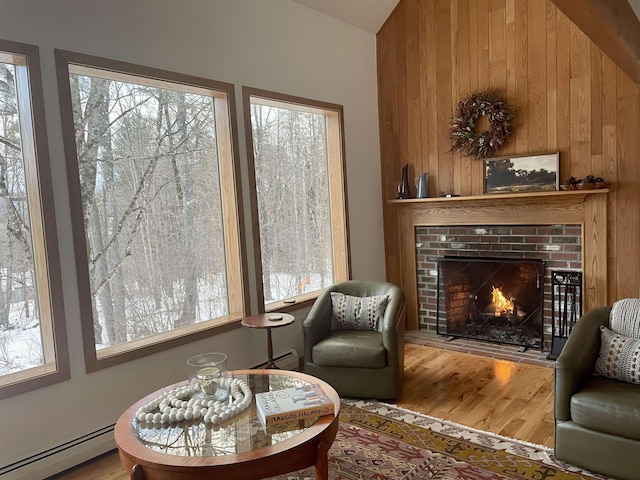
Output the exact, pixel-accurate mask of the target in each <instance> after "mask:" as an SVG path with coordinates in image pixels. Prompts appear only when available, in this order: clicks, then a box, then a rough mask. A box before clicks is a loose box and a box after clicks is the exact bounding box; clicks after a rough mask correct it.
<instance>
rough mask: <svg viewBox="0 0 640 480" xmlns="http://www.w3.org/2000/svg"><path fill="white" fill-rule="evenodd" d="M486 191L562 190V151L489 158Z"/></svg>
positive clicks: (485, 179) (486, 169) (486, 164)
mask: <svg viewBox="0 0 640 480" xmlns="http://www.w3.org/2000/svg"><path fill="white" fill-rule="evenodd" d="M484 162H485V168H484V194H485V195H491V194H496V193H526V192H543V191H557V190H559V169H560V152H555V153H545V154H538V155H521V156H510V157H497V158H487V159H485V160H484Z"/></svg>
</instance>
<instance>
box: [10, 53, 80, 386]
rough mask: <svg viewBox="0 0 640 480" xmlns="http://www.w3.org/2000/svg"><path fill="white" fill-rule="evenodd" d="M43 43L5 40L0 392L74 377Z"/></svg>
mask: <svg viewBox="0 0 640 480" xmlns="http://www.w3.org/2000/svg"><path fill="white" fill-rule="evenodd" d="M61 284H62V282H61V280H60V265H59V258H58V248H57V241H56V224H55V213H54V210H53V194H52V187H51V172H50V166H49V157H48V150H47V132H46V129H45V122H44V106H43V97H42V81H41V78H40V66H39V56H38V49H37V47H34V46H30V45H25V44H19V43H15V42H9V41H3V40H0V398H4V397H7V396H10V395H15V394H17V393H22V392H25V391H28V390H32V389H34V388H38V387H41V386H44V385H48V384H51V383H54V382H57V381H61V380H64V379H68V378H69V363H68V356H67V340H66V332H65V328H64V312H63V308H62V307H63V305H62V292H61V288H60V286H61Z"/></svg>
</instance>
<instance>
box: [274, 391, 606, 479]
mask: <svg viewBox="0 0 640 480" xmlns="http://www.w3.org/2000/svg"><path fill="white" fill-rule="evenodd" d="M314 475H315V472H314V469H313V468H309V469H305V470H301V471H299V472H294V473H289V474H286V475H280V476H277V477H273V479H274V480H275V479H277V480H312V479H313V478H314ZM603 478H605V477H602V476H599V475H596V474H593V473H589V472H585V471H582V470H580V469H578V468H575V467H571V466H569V465H567V464H565V463H563V462H560V461H559V460H556V459H555V458H554V457H553V452H552V450H551V449H549V448H546V447H543V446H541V445H534V444H530V443H525V442H520V441H518V440H514V439H510V438H506V437H500V436H497V435H493V434H490V433H487V432H482V431H479V430H474V429H471V428H468V427H464V426H462V425H458V424H454V423H451V422H448V421H446V420H440V419H436V418H433V417H429V416H426V415H422V414H419V413H416V412H411V411H408V410H404V409H401V408H397V407H395V406H393V405H388V404H384V403H380V402H373V401H357V400H348V399H346V400H342V407H341V410H340V427H339V430H338V434H337V436H336V439H335V441H334V442H333V445H332V446H331V449H330V450H329V479H331V480H384V479H399V480H418V479H430V480H513V479H517V480H578V479H589V480H592V479H603Z"/></svg>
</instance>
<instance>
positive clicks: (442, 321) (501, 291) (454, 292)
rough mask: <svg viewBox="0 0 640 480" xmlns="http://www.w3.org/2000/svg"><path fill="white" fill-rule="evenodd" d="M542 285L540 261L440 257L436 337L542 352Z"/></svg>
mask: <svg viewBox="0 0 640 480" xmlns="http://www.w3.org/2000/svg"><path fill="white" fill-rule="evenodd" d="M543 281H544V262H543V261H542V260H537V259H534V260H531V259H510V258H489V257H484V258H478V257H443V258H440V259H439V260H438V280H437V291H438V298H437V313H436V316H437V325H436V326H437V332H438V333H439V334H443V335H448V336H450V337H452V338H456V337H465V338H475V339H478V340H486V341H492V342H499V343H507V344H512V345H519V346H521V347H523V348H527V347H531V348H539V349H540V350H542V349H543V345H544V339H543V335H544V332H543V316H544V308H543V290H544V287H543Z"/></svg>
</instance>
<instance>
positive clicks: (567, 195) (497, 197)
mask: <svg viewBox="0 0 640 480" xmlns="http://www.w3.org/2000/svg"><path fill="white" fill-rule="evenodd" d="M608 192H609V189H608V188H594V189H590V190H563V191H545V192H527V193H493V194H490V195H469V196H459V197H433V198H406V199H397V198H396V199H393V200H388V203H394V204H399V205H401V204H420V203H449V202H452V203H456V204H457V203H461V202H473V203H483V202H487V203H493V202H496V201H505V200H514V201H518V202H521V201H531V200H534V201H535V200H536V199H537V200H539V199H541V198H547V199H554V200H558V201H562V199H563V197H564V199H571V201H573V200H575V199H576V198H575V197H576V196H578V197H585V196H587V195H593V194H605V193H608ZM443 207H444V205H443Z"/></svg>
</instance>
